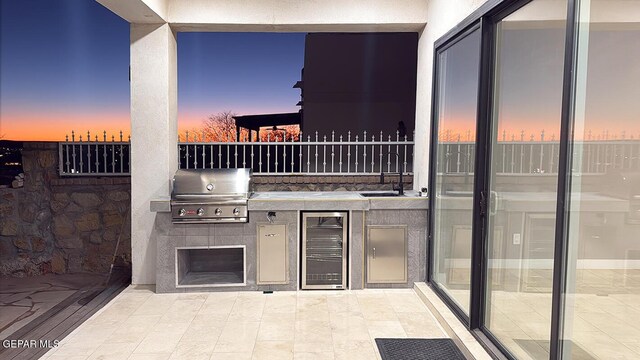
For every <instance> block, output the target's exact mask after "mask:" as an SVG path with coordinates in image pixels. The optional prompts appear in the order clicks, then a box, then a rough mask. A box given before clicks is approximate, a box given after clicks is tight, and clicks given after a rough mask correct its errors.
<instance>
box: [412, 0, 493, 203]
mask: <svg viewBox="0 0 640 360" xmlns="http://www.w3.org/2000/svg"><path fill="white" fill-rule="evenodd" d="M485 1H486V0H456V1H451V0H431V1H429V3H428V6H427V26H426V27H425V28H424V30H423V31H422V33H421V34H420V39H419V40H418V77H417V84H416V139H415V142H416V144H415V156H414V169H415V170H414V182H413V184H414V185H413V187H414V189H415V190H419V189H420V188H421V187H424V186H428V185H429V184H428V180H429V166H430V164H429V146H430V143H431V141H430V137H431V90H432V80H433V79H432V72H433V44H434V43H435V42H436V40H438V38H440V37H441V36H442V35H444V34H445V33H446V32H447V31H449V30H450V29H451V28H453V27H454V26H455V25H457V24H458V23H459V22H460V21H462V20H463V19H464V18H465V17H467V16H468V15H469V14H471V13H472V12H473V11H474V10H475V9H477V8H478V7H480V5H482V4H483V3H484V2H485ZM429 193H431V185H429Z"/></svg>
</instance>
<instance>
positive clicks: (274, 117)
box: [233, 112, 302, 139]
mask: <svg viewBox="0 0 640 360" xmlns="http://www.w3.org/2000/svg"><path fill="white" fill-rule="evenodd" d="M233 119H234V120H235V121H236V139H240V132H241V131H242V129H247V130H249V139H253V132H254V131H255V132H256V133H257V134H258V139H260V128H264V127H270V128H272V129H277V128H278V126H286V125H301V124H302V113H300V112H294V113H281V114H259V115H242V116H234V117H233Z"/></svg>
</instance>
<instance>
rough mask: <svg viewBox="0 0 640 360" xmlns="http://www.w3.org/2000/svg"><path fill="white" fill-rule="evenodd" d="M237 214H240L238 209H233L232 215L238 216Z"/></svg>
mask: <svg viewBox="0 0 640 360" xmlns="http://www.w3.org/2000/svg"><path fill="white" fill-rule="evenodd" d="M238 214H240V209H238V208H235V209H233V215H235V216H238Z"/></svg>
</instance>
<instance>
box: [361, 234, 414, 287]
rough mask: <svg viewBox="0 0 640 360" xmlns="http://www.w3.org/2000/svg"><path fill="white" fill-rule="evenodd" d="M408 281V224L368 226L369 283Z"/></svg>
mask: <svg viewBox="0 0 640 360" xmlns="http://www.w3.org/2000/svg"><path fill="white" fill-rule="evenodd" d="M406 282H407V226H405V225H369V226H367V283H373V284H376V283H378V284H379V283H385V284H389V283H406Z"/></svg>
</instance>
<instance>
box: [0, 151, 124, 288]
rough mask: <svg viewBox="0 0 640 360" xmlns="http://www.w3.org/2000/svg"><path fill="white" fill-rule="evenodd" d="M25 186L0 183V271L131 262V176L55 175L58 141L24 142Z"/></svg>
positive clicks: (28, 272) (98, 267)
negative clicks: (113, 261)
mask: <svg viewBox="0 0 640 360" xmlns="http://www.w3.org/2000/svg"><path fill="white" fill-rule="evenodd" d="M23 146H24V149H23V152H22V163H23V169H24V174H25V181H24V187H22V188H17V189H13V188H3V189H0V276H16V277H22V276H33V275H43V274H47V273H56V274H63V273H78V272H91V273H98V274H106V273H107V272H108V271H109V267H110V264H111V262H112V259H113V255H114V252H116V244H117V243H118V239H119V240H120V243H119V246H118V249H117V255H116V259H117V263H118V264H119V265H125V266H129V265H130V262H131V245H130V239H131V236H130V231H129V230H130V227H129V217H130V212H129V201H130V189H131V185H130V179H129V178H128V177H125V178H60V177H59V176H58V170H57V169H58V144H57V143H43V142H25V143H24V145H23Z"/></svg>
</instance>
